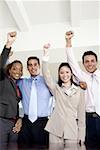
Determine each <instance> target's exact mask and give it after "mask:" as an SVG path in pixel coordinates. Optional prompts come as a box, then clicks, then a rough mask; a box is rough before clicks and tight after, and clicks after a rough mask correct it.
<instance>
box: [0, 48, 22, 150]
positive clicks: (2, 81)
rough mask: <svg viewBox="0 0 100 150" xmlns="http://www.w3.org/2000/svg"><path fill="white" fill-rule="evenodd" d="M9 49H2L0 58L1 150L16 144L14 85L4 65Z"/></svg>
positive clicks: (16, 99)
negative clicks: (13, 129) (14, 130)
mask: <svg viewBox="0 0 100 150" xmlns="http://www.w3.org/2000/svg"><path fill="white" fill-rule="evenodd" d="M10 49H11V48H10ZM10 49H7V48H6V47H4V49H3V51H2V53H1V56H0V146H1V147H2V146H4V147H3V148H1V149H5V150H6V148H7V144H9V145H10V143H11V144H14V145H16V143H17V136H18V135H17V133H14V132H13V131H12V128H13V127H14V125H15V122H16V120H17V118H18V102H19V99H20V98H19V97H18V95H17V90H16V83H15V82H13V80H12V79H10V78H9V77H8V76H7V75H6V74H5V70H4V68H5V64H6V61H7V59H8V56H9V52H10Z"/></svg>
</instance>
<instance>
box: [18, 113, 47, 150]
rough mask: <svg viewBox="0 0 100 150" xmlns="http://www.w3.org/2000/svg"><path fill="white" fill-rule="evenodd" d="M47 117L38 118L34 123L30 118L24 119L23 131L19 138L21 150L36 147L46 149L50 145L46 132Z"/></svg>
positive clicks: (25, 117)
mask: <svg viewBox="0 0 100 150" xmlns="http://www.w3.org/2000/svg"><path fill="white" fill-rule="evenodd" d="M47 121H48V118H47V117H42V118H38V119H37V120H36V121H35V122H34V123H31V122H30V120H29V119H28V116H27V115H25V116H24V118H23V124H22V129H21V131H20V132H19V136H18V145H19V149H21V150H22V149H25V148H27V149H29V148H34V147H45V148H48V145H49V134H48V132H47V131H45V130H44V128H45V126H46V123H47Z"/></svg>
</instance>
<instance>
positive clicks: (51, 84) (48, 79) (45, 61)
mask: <svg viewBox="0 0 100 150" xmlns="http://www.w3.org/2000/svg"><path fill="white" fill-rule="evenodd" d="M49 48H50V44H46V45H44V46H43V52H44V55H43V60H42V73H43V76H44V79H45V82H46V84H47V86H48V88H49V89H50V91H51V93H52V94H53V95H54V90H55V82H54V81H53V79H52V77H51V74H50V71H49V69H48V68H49V67H48V59H49V50H48V49H49Z"/></svg>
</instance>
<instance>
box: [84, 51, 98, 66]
mask: <svg viewBox="0 0 100 150" xmlns="http://www.w3.org/2000/svg"><path fill="white" fill-rule="evenodd" d="M87 55H93V56H94V57H95V59H96V61H98V58H97V54H96V53H94V52H93V51H86V52H84V54H83V56H82V62H83V64H84V57H85V56H87Z"/></svg>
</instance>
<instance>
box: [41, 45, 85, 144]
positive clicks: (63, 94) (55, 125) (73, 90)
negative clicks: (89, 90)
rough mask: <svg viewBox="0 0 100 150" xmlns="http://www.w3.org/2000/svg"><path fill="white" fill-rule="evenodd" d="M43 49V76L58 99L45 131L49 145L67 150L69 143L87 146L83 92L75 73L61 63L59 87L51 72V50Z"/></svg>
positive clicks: (45, 47)
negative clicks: (49, 62) (49, 59)
mask: <svg viewBox="0 0 100 150" xmlns="http://www.w3.org/2000/svg"><path fill="white" fill-rule="evenodd" d="M49 47H50V45H49V44H46V45H45V46H44V57H43V67H42V68H43V75H44V78H45V81H46V84H47V86H48V87H49V89H50V90H51V92H52V94H53V96H54V98H55V108H54V111H53V113H52V115H51V117H50V119H49V121H48V123H47V125H46V127H45V130H47V131H48V132H49V133H50V137H49V142H50V144H59V145H62V146H64V145H65V147H66V146H68V145H70V143H71V144H72V143H74V144H76V145H77V144H78V143H84V140H85V100H84V91H83V90H82V89H81V88H80V87H79V86H77V85H76V84H75V83H74V82H73V73H72V69H71V67H70V66H69V64H68V63H66V62H64V63H61V64H60V66H59V69H58V83H55V82H54V81H53V79H52V77H51V75H50V72H49V69H48V48H49Z"/></svg>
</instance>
